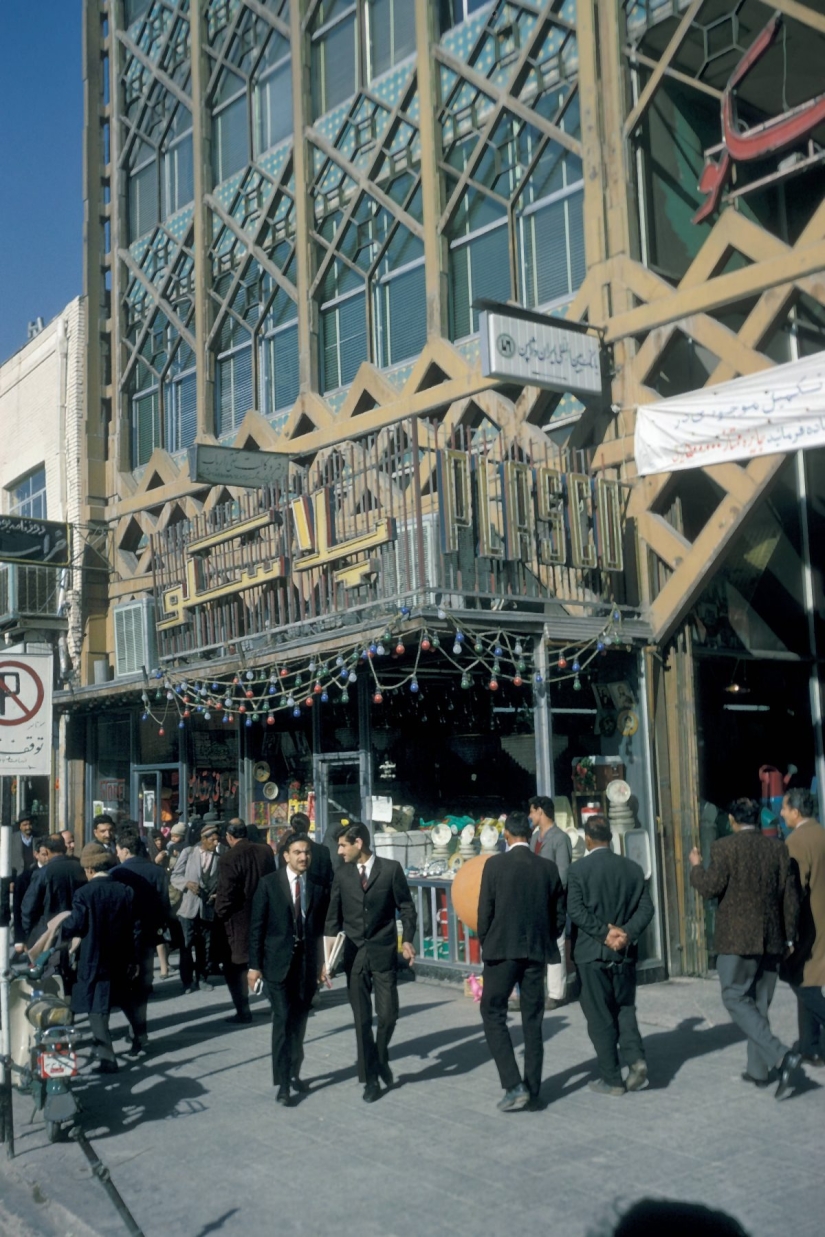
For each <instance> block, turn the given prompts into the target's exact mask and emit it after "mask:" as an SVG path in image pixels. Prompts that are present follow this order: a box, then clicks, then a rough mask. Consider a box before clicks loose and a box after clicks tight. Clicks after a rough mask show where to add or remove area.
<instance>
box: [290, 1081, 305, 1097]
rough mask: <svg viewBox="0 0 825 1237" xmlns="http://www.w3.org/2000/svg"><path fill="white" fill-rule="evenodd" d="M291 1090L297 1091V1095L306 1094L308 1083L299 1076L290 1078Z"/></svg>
mask: <svg viewBox="0 0 825 1237" xmlns="http://www.w3.org/2000/svg"><path fill="white" fill-rule="evenodd" d="M292 1090H293V1091H297V1092H298V1094H299V1095H306V1093H307V1092H308V1091H309V1083H308V1082H304V1081H303V1079H301V1078H293V1079H292Z"/></svg>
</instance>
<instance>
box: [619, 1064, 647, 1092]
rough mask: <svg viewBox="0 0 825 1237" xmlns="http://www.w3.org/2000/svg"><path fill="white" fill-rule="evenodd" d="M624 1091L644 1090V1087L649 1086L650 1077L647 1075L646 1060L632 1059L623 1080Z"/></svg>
mask: <svg viewBox="0 0 825 1237" xmlns="http://www.w3.org/2000/svg"><path fill="white" fill-rule="evenodd" d="M624 1085H625V1090H626V1091H644V1089H645V1087H649V1086H650V1079H649V1078H648V1076H647V1061H634V1062H633V1064H632V1065H631V1067H630V1069H629V1070H628V1073H627V1078H625V1080H624Z"/></svg>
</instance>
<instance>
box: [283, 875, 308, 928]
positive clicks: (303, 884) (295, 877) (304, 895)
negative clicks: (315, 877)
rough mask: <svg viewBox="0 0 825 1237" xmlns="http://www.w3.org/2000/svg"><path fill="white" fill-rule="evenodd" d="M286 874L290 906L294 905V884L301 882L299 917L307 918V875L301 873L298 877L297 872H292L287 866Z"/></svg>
mask: <svg viewBox="0 0 825 1237" xmlns="http://www.w3.org/2000/svg"><path fill="white" fill-rule="evenodd" d="M286 874H287V878H288V880H289V899H290V901H291V903H292V905H293V906H294V905H295V882H296V880H300V882H301V917H302V918H303V919H306V917H307V874H306V872H303V873H302V874H301V875H300V876H299V874H298V873H297V872H293V871H292V868H291V867H290V866H289V864H287V865H286Z"/></svg>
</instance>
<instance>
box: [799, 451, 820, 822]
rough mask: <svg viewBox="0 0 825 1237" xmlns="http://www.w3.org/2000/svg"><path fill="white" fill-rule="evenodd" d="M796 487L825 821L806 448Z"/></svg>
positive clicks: (816, 750)
mask: <svg viewBox="0 0 825 1237" xmlns="http://www.w3.org/2000/svg"><path fill="white" fill-rule="evenodd" d="M796 490H797V496H798V499H799V525H800V528H801V530H802V593H803V597H804V600H805V616H806V618H807V621H808V645H809V650H808V651H809V652H810V655H811V677H810V680H809V690H810V697H811V725H812V727H813V732H814V767H815V769H816V784H817V790H818V792H819V819H820V820H821V821H825V747H823V737H822V680H821V678H820V676H819V661H818V655H817V640H816V599H815V596H814V577H813V569H812V567H811V529H810V524H809V520H808V501H809V498H808V477H807V473H806V471H805V452H804V451H797V453H796Z"/></svg>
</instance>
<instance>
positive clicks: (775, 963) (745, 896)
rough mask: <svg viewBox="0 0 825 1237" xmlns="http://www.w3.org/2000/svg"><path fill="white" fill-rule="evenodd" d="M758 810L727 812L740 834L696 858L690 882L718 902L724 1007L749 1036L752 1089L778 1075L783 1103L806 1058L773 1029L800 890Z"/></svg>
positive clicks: (744, 802) (751, 806)
mask: <svg viewBox="0 0 825 1237" xmlns="http://www.w3.org/2000/svg"><path fill="white" fill-rule="evenodd" d="M759 812H760V808H759V804H758V803H757V802H756V800H755V799H736V800H734V802H733V803H732V804H731V805H730V807H729V809H728V813H729V818H730V825H731V829H732V830H733V832H732V833H731V834H730V836H729V837H725V838H720V839H719V840H718V841H716V842H714V843H713V845H712V846H711V848H710V864H709V865H708V867H707V868H703V867H702V856H701V854H700V853H699V851H698V850H697V849H696V847H694V848H693V850H692V851H691V852H690V856H689V858H690V864H691V868H692V871H691V873H690V883H691V885H692V886H693V888H694V889H695V890H696V891H697V892H698V893H699V894H701V896H702V897H703V898H718V899H719V907H718V910H717V912H716V942H715V944H716V954H717V956H716V970H717V971H718V973H719V981H720V983H721V985H722V1003H723V1005H724V1006H725V1009H726V1010H727V1011H728V1013H729V1014H730V1016H731V1018H732V1019H733V1021H734V1022H735V1023H736V1025H737V1026H738V1027H740V1028H741V1029H742V1030H743V1031H744V1032H745V1034H746V1035H747V1037H748V1068H747V1071H746V1072H745V1073H744V1074H743V1075H742V1078H743V1079H744V1081H745V1082H751V1083H754V1084H755V1085H756V1086H758V1087H765V1086H767V1085H768V1084H769V1083H770V1081H771V1074H772V1072H773V1071H774V1070H777V1071H778V1083H777V1087H776V1098H777V1099H781V1098H782V1096H783V1095H785V1094H786V1092H787V1091H788V1089H789V1088H790V1086H791V1083H792V1080H793V1076H794V1074H795V1073H796V1072H797V1071H798V1070H799V1068H800V1065H801V1061H802V1058H801V1056H800V1055H799V1053H797V1052H793V1051H792V1050H791V1049H789V1048H788V1047H787V1046H786V1045H785V1044H783V1043H782V1041H781V1040H779V1039H777V1037H776V1036H775V1035H774V1034H773V1032H772V1031H771V1027H770V1023H769V1022H768V1008H769V1007H770V1003H771V1000H772V998H773V994H774V990H775V988H776V980H777V972H778V969H779V961H780V959H781V958H782V956H783V955H784V954H785V953H787V951H788V950H789V949H790V948H792V946H793V941H794V936H795V933H796V924H797V919H798V916H799V883H798V881H797V878H796V874H795V871H794V870H793V869H792V865H791V860H790V855H789V854H788V851H787V848H786V847H785V846H784V845H783V844H782V843H781V842H779V841H778V840H777V839H776V838H766V837H765V836H764V834H762V833H761V832H760V829H759Z"/></svg>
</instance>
